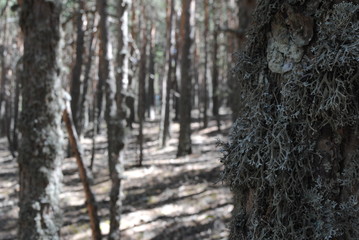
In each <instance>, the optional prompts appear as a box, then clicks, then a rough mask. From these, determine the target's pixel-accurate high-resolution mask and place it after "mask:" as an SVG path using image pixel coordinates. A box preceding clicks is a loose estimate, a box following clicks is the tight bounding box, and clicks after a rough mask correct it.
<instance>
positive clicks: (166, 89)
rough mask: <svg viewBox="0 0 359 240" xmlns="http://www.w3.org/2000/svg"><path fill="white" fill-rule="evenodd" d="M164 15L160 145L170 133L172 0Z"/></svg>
mask: <svg viewBox="0 0 359 240" xmlns="http://www.w3.org/2000/svg"><path fill="white" fill-rule="evenodd" d="M166 6H167V12H166V14H167V16H166V58H165V59H166V63H165V74H164V78H163V82H162V108H161V125H160V147H164V146H166V142H167V138H168V137H169V135H170V131H169V129H170V97H171V87H172V86H171V85H172V84H171V83H172V73H173V67H172V53H171V49H172V40H173V36H172V35H173V30H172V24H173V14H174V0H167V1H166Z"/></svg>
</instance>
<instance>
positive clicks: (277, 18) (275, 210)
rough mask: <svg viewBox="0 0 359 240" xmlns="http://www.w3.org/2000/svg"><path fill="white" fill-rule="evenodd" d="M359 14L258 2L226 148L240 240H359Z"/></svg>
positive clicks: (348, 5) (350, 7)
mask: <svg viewBox="0 0 359 240" xmlns="http://www.w3.org/2000/svg"><path fill="white" fill-rule="evenodd" d="M358 11H359V5H358V4H355V3H353V2H350V1H344V2H341V3H338V1H315V0H312V1H295V0H293V1H286V3H283V1H264V0H263V1H258V6H257V9H256V12H255V14H254V21H253V22H254V23H255V25H254V27H253V29H252V30H251V31H250V32H249V35H248V36H249V46H248V47H247V49H248V50H247V51H246V52H245V53H243V54H242V55H241V56H240V61H239V62H238V65H237V75H238V82H237V83H238V85H239V89H242V90H241V92H239V94H241V97H242V98H243V101H244V107H243V108H242V110H241V111H240V112H239V117H238V119H237V121H236V123H235V124H234V126H233V128H232V131H231V137H230V140H229V142H228V143H226V144H224V145H223V151H224V156H223V158H222V162H223V163H224V166H225V170H224V174H223V176H224V178H225V179H226V180H227V182H228V183H229V184H230V186H231V189H232V191H233V193H234V204H235V208H234V211H233V219H232V226H231V234H230V239H259V240H261V239H273V240H276V239H278V240H279V239H302V240H305V239H309V240H311V239H315V240H322V239H341V240H349V239H359V229H358V226H359V202H358V197H359V187H358V186H359V177H358V176H359V129H358V126H359V120H358V115H359V101H358V94H357V93H358V91H359V67H358V66H359V65H358V59H359V50H358V47H357V46H358V44H359V39H358V37H357V36H358V34H359V21H358V16H359V14H358ZM344 26H345V27H344Z"/></svg>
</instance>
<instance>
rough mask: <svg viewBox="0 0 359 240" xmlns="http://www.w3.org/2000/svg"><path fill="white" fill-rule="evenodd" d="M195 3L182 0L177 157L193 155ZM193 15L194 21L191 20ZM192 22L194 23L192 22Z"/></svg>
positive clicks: (189, 0) (190, 0)
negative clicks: (192, 26)
mask: <svg viewBox="0 0 359 240" xmlns="http://www.w3.org/2000/svg"><path fill="white" fill-rule="evenodd" d="M194 4H195V2H194V1H192V0H182V16H181V34H180V36H181V42H182V46H181V97H180V135H179V140H178V150H177V157H180V156H185V155H187V154H191V153H192V146H191V145H192V144H191V104H192V103H191V100H192V97H191V95H192V77H191V72H190V69H191V60H192V56H191V54H190V53H191V45H192V42H193V36H192V35H191V23H193V17H194V16H193V14H192V13H194V7H195V5H194ZM191 14H192V19H191ZM191 20H192V21H191Z"/></svg>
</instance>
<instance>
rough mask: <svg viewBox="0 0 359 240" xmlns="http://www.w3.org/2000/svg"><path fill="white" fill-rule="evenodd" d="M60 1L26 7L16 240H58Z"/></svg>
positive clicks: (22, 21)
mask: <svg viewBox="0 0 359 240" xmlns="http://www.w3.org/2000/svg"><path fill="white" fill-rule="evenodd" d="M60 11H61V3H60V1H45V0H38V1H24V2H23V4H22V6H21V19H20V26H21V29H22V32H23V34H24V57H23V61H24V72H23V77H22V96H23V101H22V113H21V125H20V130H21V133H22V139H21V144H20V146H21V147H20V150H19V158H18V162H19V176H20V200H19V206H20V213H19V223H18V226H19V232H18V238H19V239H24V240H27V239H60V237H59V231H60V227H61V211H60V205H59V194H60V179H61V177H62V176H61V175H62V174H61V159H62V151H61V149H62V143H63V140H62V138H63V134H62V131H61V113H62V109H61V95H62V90H61V82H60V79H59V72H58V71H59V66H58V63H57V59H58V47H59V39H60Z"/></svg>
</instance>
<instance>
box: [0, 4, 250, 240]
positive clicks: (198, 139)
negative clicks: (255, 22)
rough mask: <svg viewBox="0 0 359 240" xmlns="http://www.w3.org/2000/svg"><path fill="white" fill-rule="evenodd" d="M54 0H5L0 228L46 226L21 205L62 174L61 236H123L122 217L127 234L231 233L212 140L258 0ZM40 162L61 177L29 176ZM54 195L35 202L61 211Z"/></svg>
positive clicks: (0, 234)
mask: <svg viewBox="0 0 359 240" xmlns="http://www.w3.org/2000/svg"><path fill="white" fill-rule="evenodd" d="M54 2H55V3H47V2H46V1H39V2H36V1H14V0H1V1H0V10H1V13H0V14H1V15H0V29H1V31H0V56H1V58H0V61H1V66H0V72H1V78H0V80H1V82H0V83H1V86H0V88H1V90H0V94H1V95H0V114H1V116H0V135H1V150H0V151H1V152H0V154H1V162H0V164H1V172H0V179H1V180H0V200H1V205H0V222H1V224H0V239H14V238H16V236H17V231H18V228H17V227H18V226H19V228H20V230H19V231H20V232H19V235H18V236H19V238H20V239H39V238H40V237H39V236H40V235H41V234H40V235H36V234H39V233H32V231H33V230H31V228H33V229H36V228H38V226H36V220H34V219H32V220H31V219H29V218H28V216H26V214H29V211H30V212H31V211H32V210H24V213H22V212H21V211H20V213H19V207H18V205H20V206H23V208H24V209H25V208H27V207H29V206H26V202H27V201H33V199H41V198H47V197H44V195H47V194H49V193H48V192H47V190H46V186H44V182H51V181H53V183H52V184H53V187H54V188H56V189H57V188H58V187H57V185H59V184H60V183H59V182H62V183H63V191H55V192H53V193H52V194H55V195H59V196H52V197H50V199H51V200H49V199H48V200H46V201H49V203H48V204H49V205H55V206H56V207H52V208H56V209H57V208H59V212H61V211H63V222H62V224H61V239H89V238H90V236H91V235H92V236H93V238H94V239H100V236H101V234H102V235H103V236H105V235H107V234H109V236H110V239H118V237H119V235H120V233H119V231H118V226H119V223H120V221H121V235H122V239H223V238H225V237H226V236H227V234H228V233H227V227H228V226H227V225H228V220H229V217H230V211H231V209H232V205H231V196H230V193H229V190H228V189H227V187H225V186H224V185H223V184H222V182H221V177H220V173H221V167H220V162H219V158H220V154H219V151H218V150H219V148H218V147H217V144H218V140H225V139H226V136H227V135H228V130H229V127H230V126H231V122H232V115H231V113H232V112H233V111H234V108H235V107H236V103H235V98H234V97H233V94H234V93H235V92H234V91H233V77H232V75H233V72H232V68H233V64H234V59H235V57H236V54H235V53H236V51H238V49H240V48H242V47H243V45H244V42H245V35H244V30H245V29H246V28H247V27H248V26H249V23H250V13H251V11H252V10H253V8H254V1H235V0H228V1H223V2H222V1H215V0H204V1H195V0H182V1H176V0H166V1H165V0H155V1H152V0H151V1H148V0H132V1H131V0H119V1H112V0H99V1H84V0H78V1H71V0H69V1H54ZM60 2H62V6H58V5H59V3H60ZM48 4H50V5H52V4H53V5H54V6H51V7H50V8H51V10H49V6H46V5H48ZM36 5H37V6H36ZM54 8H55V9H54ZM56 8H58V9H56ZM26 11H29V13H25V12H26ZM31 11H32V12H31ZM45 11H48V12H46V13H45ZM31 14H34V16H31ZM36 14H37V15H36ZM47 18H48V19H52V20H50V21H51V23H49V22H48V21H46V20H44V19H47ZM239 18H240V19H241V20H240V19H239ZM54 19H55V20H54ZM56 19H57V20H56ZM58 19H59V20H58ZM36 21H38V23H37V22H36ZM41 24H42V25H41ZM46 24H48V25H49V26H45V25H46ZM24 42H25V43H24ZM48 45H51V46H48ZM26 48H28V49H26ZM58 48H59V49H58ZM31 54H32V55H31ZM51 56H52V57H51ZM54 56H55V58H56V60H48V59H49V58H50V59H51V58H53V57H54ZM41 58H42V59H41ZM27 61H29V63H27ZM41 71H42V72H43V73H44V74H43V73H41ZM51 75H52V76H51ZM55 75H56V76H55ZM57 78H58V79H59V80H58V79H57ZM48 79H52V80H48ZM46 81H47V83H45V82H46ZM27 82H31V83H29V84H28V86H27ZM29 85H32V86H29ZM51 92H52V93H51ZM48 94H50V95H51V94H54V95H52V98H51V99H48V96H47V95H48ZM61 96H62V97H61ZM55 98H57V99H55ZM52 104H53V106H50V107H46V106H45V105H52ZM57 105H58V106H57ZM65 105H67V107H66V108H65V110H64V113H63V114H61V115H62V118H63V121H62V123H58V122H56V121H58V120H56V119H55V120H54V118H57V119H58V118H59V115H58V114H60V113H61V112H60V113H59V108H60V107H61V108H64V106H65ZM59 106H60V107H59ZM54 111H57V112H58V113H54ZM60 111H61V110H60ZM36 112H37V113H36ZM71 112H72V113H71ZM25 116H26V117H25ZM27 117H29V118H31V117H33V119H27V120H25V118H27ZM41 118H44V119H43V122H42V123H41V124H39V123H38V122H41V121H42V120H39V119H41ZM66 119H67V120H66ZM36 121H38V122H36ZM51 121H55V123H51ZM68 122H69V123H68ZM65 123H66V124H67V123H68V124H69V125H67V130H66V126H65ZM71 124H72V126H71ZM30 128H31V129H30ZM58 128H60V129H58ZM29 129H30V130H29ZM44 129H47V130H44ZM49 129H55V130H49ZM61 129H62V130H61ZM27 130H29V131H27ZM39 131H40V132H41V131H45V133H39V134H38V133H36V132H39ZM56 131H57V132H56ZM59 132H63V133H65V134H63V135H61V134H60V133H59ZM67 133H68V134H67ZM76 135H77V136H76ZM27 138H28V139H27ZM26 139H27V140H26ZM45 139H46V140H45ZM52 139H53V140H52ZM61 139H64V141H62V140H61ZM38 141H39V143H38V144H36V142H38ZM44 142H45V143H44ZM48 142H49V143H48ZM26 144H29V145H28V146H25V145H26ZM46 144H48V145H46ZM51 144H53V145H54V146H52V147H51V146H50V147H49V148H51V150H50V151H51V154H49V153H41V152H42V149H43V148H44V147H45V148H46V146H49V145H51ZM56 145H57V146H56ZM59 146H60V148H61V149H62V150H63V151H62V152H63V153H62V155H61V149H58V148H59ZM61 146H62V147H61ZM21 148H23V150H22V149H21ZM36 149H38V151H39V152H40V153H37V150H36ZM34 152H36V153H34ZM59 156H60V158H61V156H63V158H64V160H60V161H59V162H57V160H56V159H57V158H58V157H59ZM39 158H42V159H45V160H44V161H43V162H42V163H36V164H35V162H36V161H37V159H39ZM75 159H77V162H76V160H75ZM46 161H47V162H46ZM31 162H32V163H31ZM49 162H50V163H49ZM18 164H19V166H20V170H19V167H18V166H17V165H18ZM37 164H39V165H41V166H35V165H37ZM44 166H46V167H49V168H50V169H51V170H50V171H52V173H51V174H53V175H56V173H55V172H56V171H57V169H61V170H62V172H63V175H64V176H63V178H61V177H58V176H57V177H54V176H49V175H51V174H49V175H47V176H43V177H39V178H38V179H35V180H34V177H32V176H30V175H31V174H34V175H38V174H39V172H37V171H39V170H38V169H39V168H40V167H44ZM22 169H26V170H24V171H23V170H22ZM78 172H80V178H79V175H78ZM19 176H20V182H26V181H28V182H29V184H28V185H29V186H28V189H27V188H26V186H19V183H18V179H19ZM54 178H58V179H55V180H54ZM60 179H62V180H60ZM45 185H46V184H45ZM50 185H51V184H50ZM82 186H83V187H82ZM35 188H36V189H37V188H39V189H38V190H36V189H35ZM41 188H42V189H41ZM82 188H83V189H84V190H85V191H82V190H81V189H82ZM116 189H117V191H116ZM35 192H36V193H35ZM18 196H20V202H19V201H18ZM31 198H33V199H32V200H31ZM42 201H44V200H42ZM46 201H45V202H46ZM51 201H52V202H51ZM40 202H41V201H40ZM29 208H32V207H31V206H30V207H29ZM56 209H55V210H52V211H53V213H43V214H44V215H47V216H49V218H53V219H52V221H54V222H56V214H55V212H56V211H57V210H56ZM50 212H51V211H50ZM87 213H88V214H87ZM19 214H20V215H19ZM33 214H35V213H33ZM30 215H31V214H30ZM35 215H36V214H35ZM35 215H31V216H35ZM40 215H42V213H41V214H40ZM18 216H20V219H18ZM33 218H36V217H33ZM18 221H19V222H18ZM43 225H44V226H42V227H41V228H43V231H44V232H43V233H42V234H44V236H47V237H49V239H53V238H52V237H50V236H52V235H54V234H55V235H56V234H57V233H54V232H51V231H52V230H51V229H50V230H48V229H47V228H50V227H49V226H46V224H43ZM55 225H56V224H55ZM46 229H47V230H46ZM91 230H92V231H91ZM100 231H101V233H100ZM40 232H41V231H40ZM33 234H35V235H33ZM111 234H112V235H113V236H112V237H111ZM29 236H33V237H32V238H28V237H29Z"/></svg>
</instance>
